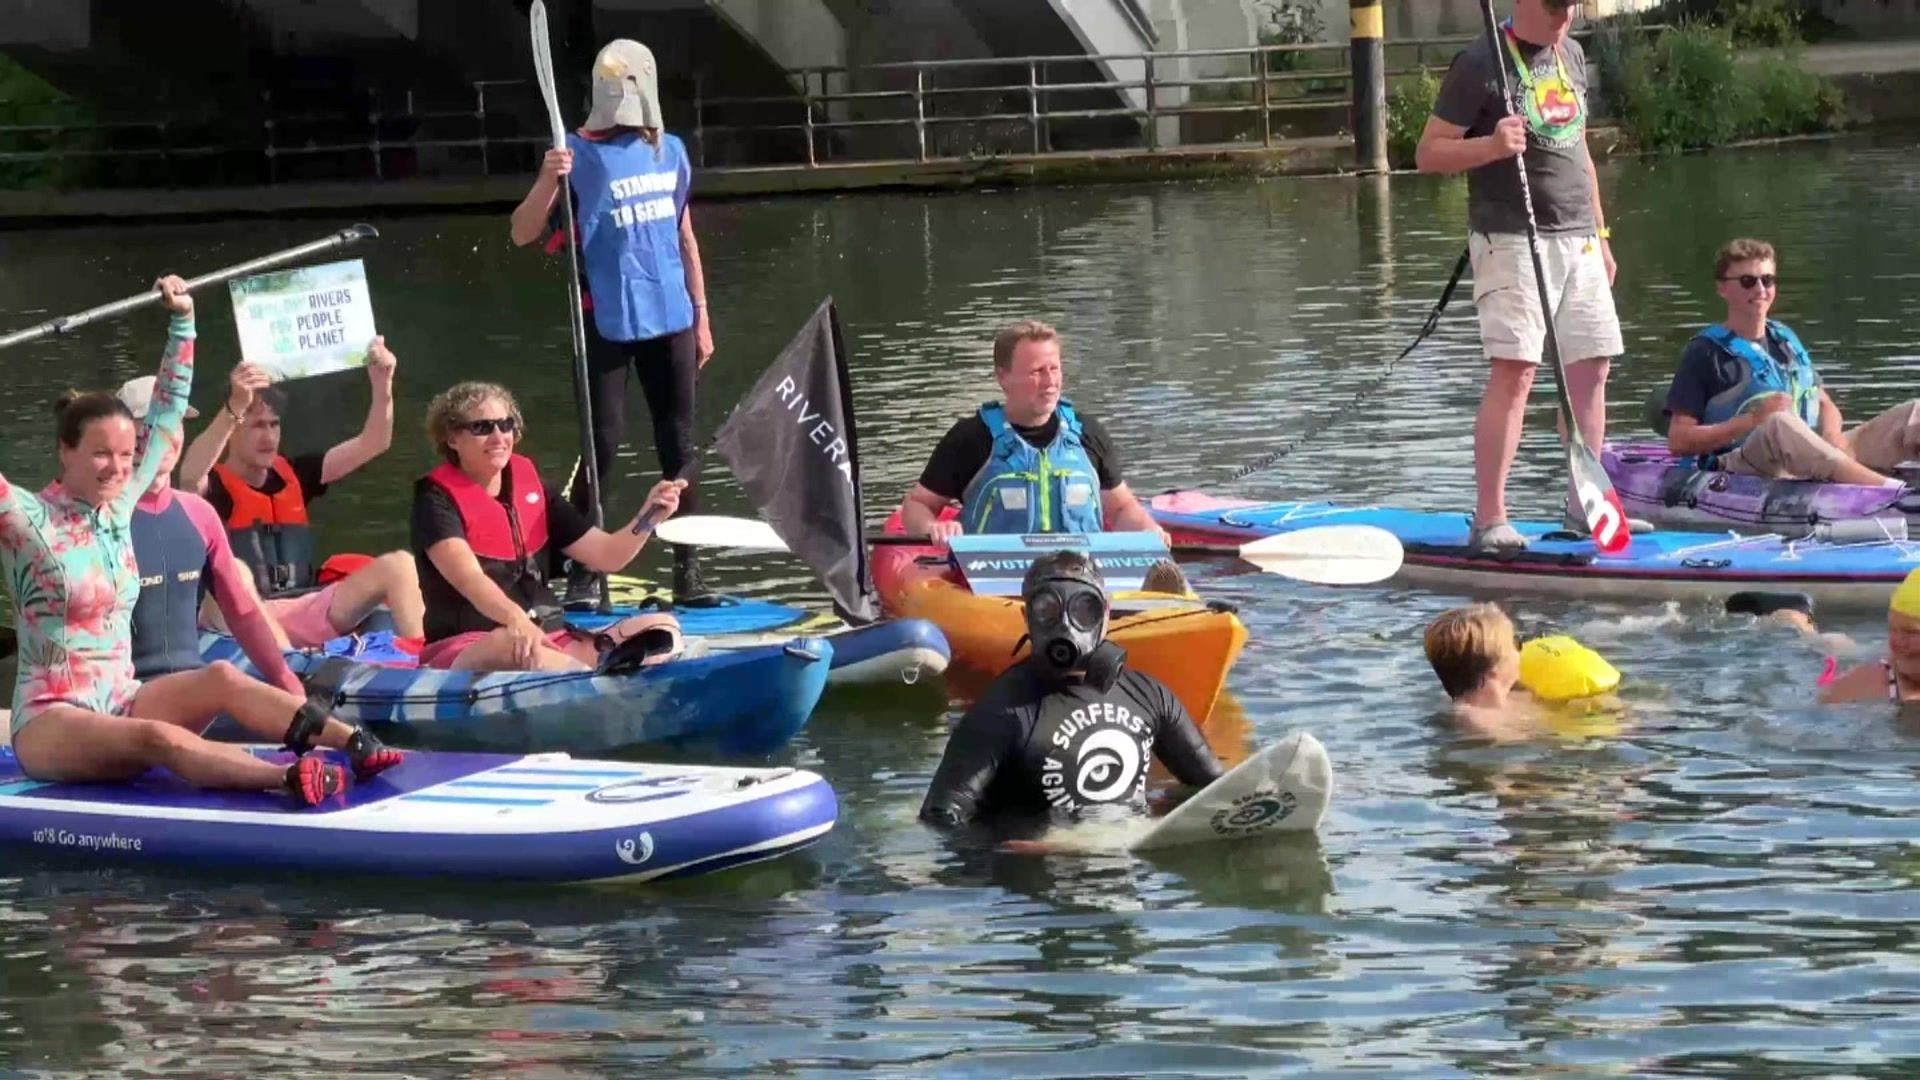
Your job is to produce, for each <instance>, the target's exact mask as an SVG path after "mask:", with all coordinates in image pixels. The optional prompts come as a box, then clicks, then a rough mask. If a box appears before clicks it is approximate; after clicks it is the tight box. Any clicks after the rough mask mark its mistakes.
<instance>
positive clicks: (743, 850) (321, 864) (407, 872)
mask: <svg viewBox="0 0 1920 1080" xmlns="http://www.w3.org/2000/svg"><path fill="white" fill-rule="evenodd" d="M250 749H251V751H252V753H253V754H254V755H255V756H257V757H260V758H262V759H263V760H266V761H270V762H272V763H274V764H276V765H278V764H284V763H286V762H289V761H291V760H292V757H291V755H289V754H287V753H286V752H284V751H281V750H277V749H273V748H267V747H252V748H250ZM325 753H328V754H331V753H332V752H331V751H325ZM336 757H337V755H336ZM838 815H839V806H838V802H837V800H836V799H835V798H834V794H833V789H832V788H831V787H829V786H828V785H827V782H826V781H825V780H822V779H821V778H820V777H819V776H817V775H815V774H813V773H810V772H806V771H803V770H799V769H785V768H776V769H724V768H708V767H702V766H691V765H646V764H638V763H632V762H616V761H576V760H573V759H571V758H569V757H567V756H566V755H565V754H540V755H535V756H528V757H521V756H510V755H498V754H440V753H435V754H410V755H408V757H407V760H406V761H404V762H402V763H401V764H400V765H398V766H396V767H394V768H392V769H389V770H387V771H386V772H384V773H381V774H380V775H379V776H376V777H374V778H373V779H371V780H367V781H365V782H363V783H358V784H354V785H352V786H350V787H349V788H348V789H347V790H346V791H344V792H342V793H341V794H340V795H338V796H335V797H334V798H333V799H330V800H328V801H327V802H324V803H322V804H321V805H319V806H317V807H305V806H301V805H298V804H296V803H295V802H294V801H293V800H292V799H291V798H290V797H289V796H287V795H284V794H280V793H277V792H241V791H205V790H200V789H196V788H192V787H189V786H188V785H187V784H185V783H184V782H182V781H181V780H179V779H178V778H176V777H174V776H173V775H172V774H170V773H166V772H162V771H160V770H157V769H156V770H151V771H149V772H147V773H146V774H144V775H142V776H140V777H138V778H136V779H134V780H131V781H127V782H124V783H113V784H70V783H46V782H42V781H37V780H31V779H29V778H27V776H26V775H25V774H24V773H22V772H21V769H20V763H19V761H18V760H17V759H16V758H15V757H14V756H13V752H12V751H11V750H10V749H0V844H4V845H7V846H9V847H12V848H15V849H18V850H22V851H26V852H38V853H41V854H45V855H56V856H63V857H66V858H69V859H84V860H85V861H86V862H87V863H88V864H89V865H103V864H111V863H129V862H131V863H147V864H153V865H161V866H170V867H171V866H203V867H219V868H222V869H223V870H224V871H229V872H230V871H231V870H232V869H236V868H238V869H258V868H269V869H278V870H298V871H311V872H322V873H329V874H334V873H347V874H380V875H395V876H404V877H455V878H485V879H506V880H523V881H545V882H576V881H605V880H614V879H632V880H654V879H660V878H672V877H686V876H689V875H693V874H701V873H706V872H709V871H713V870H719V869H722V868H725V867H728V866H736V865H739V864H742V863H749V862H758V861H760V860H762V859H770V858H773V857H775V856H778V855H781V854H783V853H785V852H788V851H792V850H794V849H796V848H800V847H804V846H806V845H807V844H810V843H812V842H813V841H815V840H817V839H819V838H820V837H821V836H823V835H825V834H826V833H827V832H828V830H830V829H832V828H833V825H834V822H835V820H836V819H837V817H838Z"/></svg>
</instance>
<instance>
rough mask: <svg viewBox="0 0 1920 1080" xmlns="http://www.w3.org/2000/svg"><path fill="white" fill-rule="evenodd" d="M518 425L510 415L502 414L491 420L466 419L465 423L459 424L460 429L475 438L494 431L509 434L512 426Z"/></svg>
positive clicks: (485, 435) (481, 437)
mask: <svg viewBox="0 0 1920 1080" xmlns="http://www.w3.org/2000/svg"><path fill="white" fill-rule="evenodd" d="M518 426H519V425H518V424H516V423H515V422H514V419H513V417H511V416H502V417H499V418H498V419H491V420H468V421H467V422H466V423H464V424H461V425H460V427H461V429H462V430H464V431H468V432H471V433H472V434H473V436H474V438H477V439H484V438H486V437H487V436H489V435H491V434H493V433H494V432H496V431H497V432H499V433H500V434H502V435H511V434H513V431H514V428H516V427H518Z"/></svg>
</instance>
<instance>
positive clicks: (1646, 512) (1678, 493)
mask: <svg viewBox="0 0 1920 1080" xmlns="http://www.w3.org/2000/svg"><path fill="white" fill-rule="evenodd" d="M1600 462H1601V464H1602V465H1604V466H1605V467H1606V470H1607V475H1608V476H1609V477H1611V478H1612V480H1613V486H1614V488H1615V490H1617V491H1619V493H1620V502H1621V504H1622V505H1623V506H1625V507H1626V510H1627V513H1629V514H1631V515H1633V516H1634V517H1639V518H1645V519H1647V520H1648V521H1651V522H1653V523H1654V524H1655V525H1656V526H1658V527H1660V528H1663V529H1699V530H1722V529H1736V530H1739V531H1742V532H1768V533H1777V534H1779V535H1781V536H1785V537H1799V536H1807V535H1811V534H1812V533H1814V532H1815V531H1817V530H1819V529H1820V527H1821V526H1823V525H1824V526H1833V525H1836V524H1840V523H1845V522H1861V523H1866V522H1872V521H1883V522H1886V523H1887V525H1888V527H1890V528H1901V527H1904V526H1906V525H1907V524H1908V523H1910V522H1916V519H1920V493H1916V492H1915V491H1914V490H1913V487H1912V486H1911V485H1912V484H1913V483H1914V482H1915V480H1916V479H1920V467H1902V469H1900V470H1898V473H1897V475H1898V476H1899V478H1900V479H1902V480H1905V481H1906V482H1907V483H1908V485H1910V486H1908V487H1904V488H1884V487H1867V486H1865V485H1862V484H1829V483H1821V482H1820V481H1817V480H1772V479H1768V478H1766V477H1761V476H1740V475H1737V474H1735V473H1730V472H1720V471H1717V470H1703V469H1700V468H1698V467H1697V466H1695V464H1694V462H1693V459H1692V458H1680V457H1675V456H1674V455H1673V454H1671V453H1669V452H1668V450H1667V448H1666V447H1665V446H1664V445H1662V444H1659V443H1641V444H1632V443H1629V444H1625V445H1620V446H1609V447H1607V448H1606V449H1605V450H1604V451H1603V452H1602V453H1601V455H1600ZM1894 522H1898V523H1899V524H1898V525H1894ZM1916 523H1920V522H1916ZM1863 527H1866V528H1872V526H1863ZM1902 535H1903V536H1904V535H1905V534H1904V533H1903V534H1902Z"/></svg>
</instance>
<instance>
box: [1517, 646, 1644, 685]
mask: <svg viewBox="0 0 1920 1080" xmlns="http://www.w3.org/2000/svg"><path fill="white" fill-rule="evenodd" d="M1520 685H1521V686H1524V687H1526V689H1527V691H1528V692H1529V693H1531V694H1532V695H1533V696H1534V697H1537V698H1539V699H1540V700H1541V701H1572V700H1574V699H1576V698H1584V697H1593V696H1594V695H1596V694H1604V693H1607V692H1608V691H1610V690H1612V689H1613V688H1614V687H1616V686H1619V685H1620V672H1619V671H1618V670H1616V669H1615V668H1614V666H1613V665H1612V664H1609V663H1607V661H1606V658H1605V657H1603V656H1601V655H1600V654H1599V653H1597V652H1594V651H1593V650H1592V649H1589V648H1587V647H1586V646H1585V645H1582V644H1580V643H1579V642H1577V641H1575V640H1573V639H1572V638H1570V637H1567V636H1566V635H1564V634H1561V635H1556V636H1554V637H1543V638H1534V639H1533V640H1532V641H1529V642H1527V643H1526V644H1525V645H1522V646H1521V647H1520Z"/></svg>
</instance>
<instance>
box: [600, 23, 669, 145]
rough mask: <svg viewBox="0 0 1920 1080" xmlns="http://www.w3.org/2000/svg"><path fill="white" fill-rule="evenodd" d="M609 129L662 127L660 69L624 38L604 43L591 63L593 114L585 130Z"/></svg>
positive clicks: (639, 46)
mask: <svg viewBox="0 0 1920 1080" xmlns="http://www.w3.org/2000/svg"><path fill="white" fill-rule="evenodd" d="M611 127H642V128H656V129H664V128H665V127H666V124H665V122H663V121H662V120H661V118H660V69H659V67H658V66H657V65H656V64H654V62H653V51H652V50H651V49H649V48H647V47H646V46H645V45H642V44H640V43H639V42H637V41H629V40H627V39H626V38H619V39H617V40H614V41H610V42H608V43H607V47H606V48H604V49H601V50H600V55H599V56H598V57H595V58H594V61H593V111H592V112H590V113H588V114H587V130H588V131H601V130H604V129H606V128H611Z"/></svg>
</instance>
